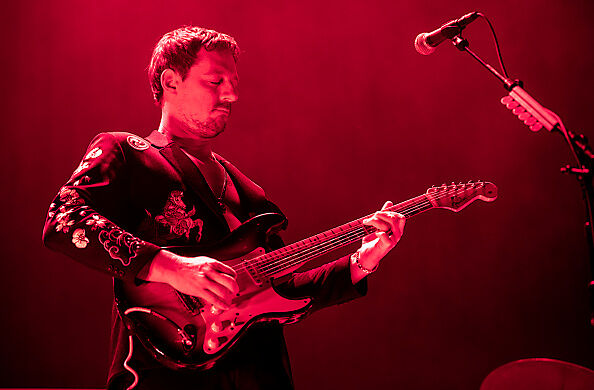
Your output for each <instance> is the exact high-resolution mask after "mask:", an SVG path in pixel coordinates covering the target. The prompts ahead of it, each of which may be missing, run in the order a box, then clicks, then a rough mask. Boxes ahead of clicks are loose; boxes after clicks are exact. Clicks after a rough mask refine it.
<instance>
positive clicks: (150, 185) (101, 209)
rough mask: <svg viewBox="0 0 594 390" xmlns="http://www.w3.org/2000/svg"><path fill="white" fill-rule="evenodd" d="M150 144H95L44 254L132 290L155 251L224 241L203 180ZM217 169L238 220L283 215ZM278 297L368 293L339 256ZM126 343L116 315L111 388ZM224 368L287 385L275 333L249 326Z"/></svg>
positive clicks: (138, 358) (57, 206)
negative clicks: (231, 188) (229, 188)
mask: <svg viewBox="0 0 594 390" xmlns="http://www.w3.org/2000/svg"><path fill="white" fill-rule="evenodd" d="M147 139H148V140H145V139H143V138H141V137H138V136H136V135H134V134H130V133H102V134H99V135H98V136H97V137H95V139H94V140H93V141H92V142H91V144H90V146H89V148H88V150H87V152H86V154H85V156H84V158H83V160H82V162H81V163H80V165H79V167H78V168H77V169H76V170H75V172H74V173H73V175H72V177H71V178H70V180H69V181H68V182H67V183H66V184H65V185H64V186H63V187H62V188H61V189H60V191H59V193H58V195H57V196H56V197H55V199H54V200H53V202H52V204H51V205H50V209H49V212H48V215H47V220H46V223H45V227H44V232H43V239H44V243H45V244H46V246H48V247H49V248H51V249H53V250H56V251H60V252H62V253H64V254H66V255H68V256H70V257H72V258H73V259H75V260H76V261H78V262H81V263H83V264H86V265H87V266H89V267H91V268H94V269H97V270H99V271H102V272H105V273H107V274H109V275H111V276H112V277H114V278H116V279H118V280H121V281H122V282H123V283H135V282H138V280H136V275H137V274H138V272H139V271H140V270H141V269H142V268H143V267H144V265H145V264H146V263H147V262H149V261H150V260H152V258H153V257H154V256H155V254H156V253H157V252H158V251H159V250H160V247H161V246H170V245H196V244H198V243H212V242H216V241H218V240H219V239H221V238H222V237H223V236H225V235H226V234H227V233H228V232H229V228H228V225H227V223H226V221H225V219H224V217H223V215H222V214H221V212H220V209H219V208H218V206H217V203H216V198H215V197H214V195H213V194H212V191H211V190H210V188H209V187H208V184H207V183H206V181H205V179H204V177H203V176H202V175H201V173H200V171H199V170H198V169H197V168H196V167H195V166H192V168H190V169H188V167H187V166H184V165H183V164H182V163H181V160H182V159H183V158H184V157H183V156H182V155H183V151H182V150H181V149H180V148H179V147H178V146H177V145H176V144H174V143H170V142H168V141H167V139H166V138H165V137H164V136H163V135H161V134H160V133H158V132H153V133H152V134H151V135H150V136H149V137H148V138H147ZM220 161H221V163H222V164H223V166H224V167H225V169H226V170H227V172H228V174H229V177H230V179H231V180H232V182H233V185H235V187H236V189H237V191H238V194H239V197H240V201H241V209H242V213H241V215H237V217H238V218H239V219H240V220H241V221H244V220H246V219H248V218H249V217H251V216H254V215H257V214H260V213H263V212H278V213H280V210H279V209H278V208H277V207H276V206H275V205H274V204H273V203H271V202H270V201H268V200H267V199H266V196H265V193H264V191H263V190H262V189H261V188H260V187H259V186H257V185H256V184H255V183H253V182H252V181H250V180H249V179H248V178H247V177H246V176H245V175H243V174H242V173H241V172H240V171H239V170H238V169H237V168H235V167H234V166H233V165H232V164H230V163H229V162H227V161H225V160H224V159H222V158H220ZM279 288H280V289H281V290H282V291H283V293H285V294H286V295H289V296H295V297H297V296H310V297H312V298H313V303H314V310H315V309H318V308H320V307H324V306H328V305H333V304H338V303H342V302H345V301H348V300H351V299H353V298H355V297H357V296H360V295H361V294H364V293H365V290H366V284H365V281H363V282H361V283H359V284H358V285H357V286H353V285H352V283H351V281H350V272H349V264H348V258H347V257H345V258H341V259H339V260H337V261H335V262H333V263H329V264H326V265H325V266H322V267H319V268H316V269H314V270H311V271H308V272H304V273H295V274H294V275H293V276H292V277H291V278H289V279H288V280H287V281H286V282H285V283H284V284H283V285H282V286H279ZM263 338H264V340H262V339H263ZM244 340H245V341H244ZM127 344H128V342H127V331H126V329H125V327H124V325H123V323H122V321H121V319H120V318H119V316H118V315H117V313H116V312H115V311H114V317H113V329H112V350H111V354H112V365H111V369H110V374H109V378H110V380H111V379H112V378H113V377H115V376H116V375H119V374H121V373H122V371H123V366H122V364H123V361H124V358H125V356H126V354H127V348H128V346H127ZM135 349H136V351H135V353H134V359H133V360H132V363H130V365H131V366H133V367H134V368H135V369H142V368H150V367H156V366H157V363H156V362H154V361H153V359H152V358H151V357H150V356H149V355H148V353H147V352H146V351H144V350H141V348H140V347H138V346H136V343H135ZM246 356H248V357H249V358H246ZM258 360H260V361H261V362H262V364H260V365H258ZM264 361H266V363H264ZM271 365H272V366H271ZM221 366H223V368H222V370H223V371H225V370H226V371H233V370H235V371H237V370H240V371H241V370H242V368H241V367H242V366H243V367H244V371H246V372H247V371H249V374H248V375H251V376H254V378H253V380H254V381H257V380H258V379H255V378H257V377H258V376H260V375H271V372H274V371H275V370H276V371H278V372H280V373H281V375H282V376H285V377H287V378H288V380H289V381H290V367H289V364H288V357H287V354H286V347H285V344H284V338H283V336H282V330H281V327H280V326H278V325H275V324H264V325H262V326H257V327H254V330H250V331H249V332H248V333H247V334H246V336H245V337H244V338H243V339H242V340H241V341H240V344H239V345H238V347H237V348H235V351H234V353H233V354H232V356H231V357H229V358H228V359H227V360H226V362H224V363H222V364H221ZM260 366H261V367H260ZM248 367H249V368H248ZM217 369H219V370H221V368H220V367H219V368H217ZM258 370H260V371H262V372H260V373H259V372H258ZM262 373H268V374H262ZM244 374H245V373H244ZM234 375H235V377H239V376H241V375H238V374H237V373H235V374H234ZM275 375H276V374H275Z"/></svg>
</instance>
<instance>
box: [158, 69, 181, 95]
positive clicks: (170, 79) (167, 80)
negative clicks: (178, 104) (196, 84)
mask: <svg viewBox="0 0 594 390" xmlns="http://www.w3.org/2000/svg"><path fill="white" fill-rule="evenodd" d="M180 82H181V77H179V75H178V74H177V72H176V71H174V70H173V69H165V70H164V71H163V72H162V73H161V87H163V95H165V94H166V93H170V94H175V93H176V92H177V86H178V85H179V83H180Z"/></svg>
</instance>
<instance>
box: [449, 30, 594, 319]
mask: <svg viewBox="0 0 594 390" xmlns="http://www.w3.org/2000/svg"><path fill="white" fill-rule="evenodd" d="M451 41H452V43H453V44H454V46H456V48H457V49H458V50H460V51H464V52H466V53H468V54H469V55H470V56H472V58H474V59H475V60H477V61H478V62H479V63H480V64H481V65H482V66H484V67H485V68H487V70H489V72H491V73H492V74H493V75H494V76H495V77H497V79H499V81H501V82H502V83H503V86H504V88H505V89H506V90H507V91H509V96H510V97H511V98H512V99H513V100H515V102H514V106H515V103H518V104H519V106H521V107H522V108H524V109H525V111H526V112H528V113H529V114H530V115H527V116H528V117H529V116H532V117H533V118H535V119H536V121H534V120H532V121H530V122H527V123H526V124H527V125H529V126H530V129H531V130H533V131H538V130H539V129H540V128H541V127H545V128H546V129H547V130H549V131H550V132H553V131H554V132H556V133H559V134H561V135H562V136H563V138H564V139H565V141H566V142H567V145H568V146H569V148H570V150H571V153H572V154H573V156H574V158H575V160H576V164H577V165H576V166H571V165H566V166H564V167H562V168H561V172H563V173H565V174H568V175H573V176H574V177H575V178H576V179H577V180H578V182H579V184H580V187H581V188H582V193H583V198H584V203H585V206H586V222H585V224H584V229H585V232H586V242H587V245H588V254H589V258H590V281H589V283H588V292H589V297H590V325H591V326H593V327H594V229H593V228H592V221H593V220H594V219H593V215H592V211H593V210H592V205H593V203H594V187H593V185H592V179H593V177H594V176H593V169H594V152H593V151H592V149H591V148H590V145H588V140H587V138H586V137H585V136H583V135H582V134H575V133H572V132H571V131H569V130H567V129H566V128H565V127H564V126H563V123H562V122H561V120H560V119H559V117H558V116H557V115H556V114H555V113H553V112H552V111H550V110H547V109H546V108H544V107H543V106H541V105H540V104H539V103H538V102H537V101H536V100H535V99H534V98H533V97H532V96H530V95H529V94H528V92H526V91H525V90H524V89H523V88H522V86H523V83H522V82H521V81H520V80H512V79H510V78H508V77H505V76H503V75H501V74H500V73H499V72H498V71H497V70H496V69H495V68H493V67H492V66H491V65H489V64H488V63H486V62H485V61H483V60H482V59H481V58H480V57H479V56H478V55H476V54H475V53H474V52H473V51H472V50H470V49H469V48H468V41H467V40H466V39H465V38H462V36H461V35H457V36H455V37H453V38H452V39H451ZM504 99H509V98H508V97H504V98H503V99H502V103H504V104H505V101H504ZM510 100H511V99H509V100H507V101H508V102H509V101H510ZM513 100H511V101H513ZM508 107H509V106H508ZM514 113H516V112H515V110H514ZM520 119H524V118H522V117H520ZM525 122H526V121H525ZM536 122H537V123H536ZM541 125H542V126H541Z"/></svg>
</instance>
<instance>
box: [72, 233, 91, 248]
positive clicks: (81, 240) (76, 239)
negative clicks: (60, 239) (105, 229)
mask: <svg viewBox="0 0 594 390" xmlns="http://www.w3.org/2000/svg"><path fill="white" fill-rule="evenodd" d="M72 243H73V244H74V246H76V247H77V248H79V249H84V248H86V247H87V244H88V243H89V239H88V238H87V236H86V232H85V229H76V230H75V231H74V233H72Z"/></svg>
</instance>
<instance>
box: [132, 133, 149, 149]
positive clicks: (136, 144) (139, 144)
mask: <svg viewBox="0 0 594 390" xmlns="http://www.w3.org/2000/svg"><path fill="white" fill-rule="evenodd" d="M126 141H128V145H130V146H132V147H133V148H134V149H136V150H141V151H142V150H147V149H148V148H149V146H150V145H149V143H148V142H147V141H145V140H144V139H143V138H140V137H138V136H136V135H129V136H128V138H126Z"/></svg>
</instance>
